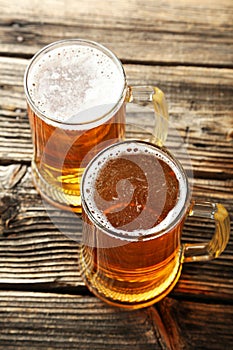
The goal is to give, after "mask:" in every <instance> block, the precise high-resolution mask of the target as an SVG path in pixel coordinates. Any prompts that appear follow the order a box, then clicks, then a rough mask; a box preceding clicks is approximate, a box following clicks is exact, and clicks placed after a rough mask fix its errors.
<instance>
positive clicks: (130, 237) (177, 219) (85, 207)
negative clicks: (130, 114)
mask: <svg viewBox="0 0 233 350" xmlns="http://www.w3.org/2000/svg"><path fill="white" fill-rule="evenodd" d="M131 142H136V143H143V144H146V145H148V146H149V147H153V148H156V149H157V150H159V151H160V152H161V153H164V154H165V156H166V157H167V158H169V160H171V161H172V162H173V164H174V165H175V166H176V168H178V171H179V173H180V174H181V175H182V179H183V180H184V183H185V186H186V196H185V200H184V205H183V207H182V208H181V210H180V211H179V212H178V213H177V215H176V216H175V217H174V218H173V220H172V221H171V222H169V223H168V225H167V226H166V227H165V228H164V229H162V230H160V231H156V232H151V231H152V230H153V228H150V229H148V231H150V233H148V234H145V235H137V236H136V235H135V234H131V233H130V231H124V230H120V229H115V230H114V227H113V228H108V227H106V226H104V225H103V224H102V223H101V222H100V220H99V221H98V220H97V219H96V218H95V217H94V215H93V213H92V209H91V208H90V207H89V205H88V204H87V201H86V200H85V194H84V181H85V178H86V176H87V172H88V170H89V169H90V168H91V166H92V165H93V163H94V162H96V160H97V159H98V157H99V156H100V155H102V154H104V153H105V152H106V151H108V150H110V149H112V148H114V147H117V146H118V145H120V144H126V143H131ZM80 195H81V203H82V208H83V211H84V212H85V214H86V215H87V216H88V218H89V219H90V220H91V222H92V223H93V224H94V225H95V226H97V227H98V228H99V229H100V230H102V231H103V232H105V233H107V234H109V235H110V236H111V237H112V238H115V239H121V240H123V241H129V242H138V241H139V240H140V241H147V240H150V239H153V238H158V237H161V236H163V235H165V234H166V233H167V232H169V231H171V230H172V229H173V228H174V227H175V226H177V225H179V223H180V222H181V221H182V219H183V218H184V216H185V214H186V212H187V210H188V207H189V206H190V202H191V200H190V189H189V182H188V177H187V174H186V172H185V170H184V169H183V167H182V165H181V163H180V162H179V160H178V159H176V158H175V157H174V156H173V155H172V154H171V153H170V152H169V151H168V149H167V148H166V147H164V146H162V147H160V146H158V145H156V144H153V143H150V142H148V141H144V140H138V139H130V140H123V141H119V142H116V143H114V144H112V145H110V146H108V147H106V148H105V149H103V150H102V151H100V152H99V153H98V154H97V155H96V156H95V157H94V158H93V159H92V160H91V161H90V162H89V163H88V165H87V167H86V169H85V171H84V173H83V176H82V180H81V186H80ZM174 208H175V207H174ZM155 227H156V226H155ZM122 232H127V234H125V235H124V234H123V233H122Z"/></svg>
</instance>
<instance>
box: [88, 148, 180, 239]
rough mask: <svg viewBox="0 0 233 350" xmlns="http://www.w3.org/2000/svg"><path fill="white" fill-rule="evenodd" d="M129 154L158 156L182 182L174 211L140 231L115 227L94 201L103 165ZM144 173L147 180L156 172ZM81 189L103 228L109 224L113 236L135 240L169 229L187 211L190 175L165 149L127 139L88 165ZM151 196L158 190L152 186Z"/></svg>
mask: <svg viewBox="0 0 233 350" xmlns="http://www.w3.org/2000/svg"><path fill="white" fill-rule="evenodd" d="M129 154H150V155H153V156H155V157H156V158H157V159H161V160H163V161H164V162H165V163H167V164H168V165H169V166H170V168H171V169H172V170H173V172H174V173H175V175H176V178H177V180H178V182H179V193H178V199H177V202H176V205H175V207H174V208H173V209H172V210H170V212H169V213H168V215H167V216H166V217H165V219H164V220H163V221H162V222H160V223H159V224H158V225H156V226H155V227H152V228H151V229H147V230H145V229H141V228H140V229H139V230H134V231H125V230H122V229H121V228H115V227H113V226H112V225H111V224H110V222H109V221H108V220H107V218H106V216H105V215H104V213H103V212H102V211H101V210H99V209H98V207H97V206H96V204H95V200H94V193H95V181H96V179H97V177H98V173H99V171H100V170H101V168H103V167H104V165H105V164H106V163H107V162H108V161H109V160H110V159H113V158H118V157H124V156H125V155H129ZM142 170H143V169H142ZM144 174H145V175H146V177H147V179H149V176H153V175H154V174H146V173H144ZM148 182H149V181H148ZM81 188H82V199H83V201H84V202H85V204H86V206H87V207H88V210H89V212H91V214H92V215H93V218H94V219H95V220H96V221H97V222H99V223H100V224H101V225H102V227H105V228H106V229H107V230H109V231H111V232H112V235H114V233H115V234H117V237H119V236H120V237H119V238H122V239H126V240H128V239H132V238H133V239H137V238H138V237H139V238H141V237H142V236H147V235H150V234H156V233H160V232H161V231H163V230H165V229H166V228H168V227H169V225H170V224H172V223H173V222H174V220H175V219H176V218H177V216H178V215H179V214H180V212H181V211H182V210H183V208H184V207H185V203H186V200H187V183H186V178H185V177H184V176H183V174H182V173H181V172H180V170H179V169H178V168H177V167H176V165H175V164H174V163H173V161H172V160H171V159H170V158H169V157H168V156H167V155H166V154H165V153H164V152H162V151H161V150H159V149H156V148H155V147H153V146H150V145H147V144H144V143H140V142H137V141H126V142H122V143H118V144H115V145H113V146H110V147H109V148H107V149H106V150H105V151H103V152H101V153H100V154H99V155H98V156H97V158H94V159H93V161H92V162H91V163H90V164H89V166H88V167H87V169H86V171H85V173H84V175H83V180H82V186H81ZM149 196H155V194H154V193H150V188H149Z"/></svg>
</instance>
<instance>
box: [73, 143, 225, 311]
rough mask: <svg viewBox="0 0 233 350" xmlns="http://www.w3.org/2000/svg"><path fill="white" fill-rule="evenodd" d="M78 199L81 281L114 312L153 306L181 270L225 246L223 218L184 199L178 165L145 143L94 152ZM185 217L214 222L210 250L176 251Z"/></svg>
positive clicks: (215, 209) (199, 246) (212, 206)
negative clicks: (81, 238)
mask: <svg viewBox="0 0 233 350" xmlns="http://www.w3.org/2000/svg"><path fill="white" fill-rule="evenodd" d="M81 198H82V205H83V213H82V215H83V233H82V234H83V243H82V247H81V250H80V259H79V261H80V270H81V274H82V277H83V279H84V281H85V283H86V285H87V286H88V288H89V289H90V290H91V291H92V292H93V293H94V294H95V295H97V296H98V297H99V298H101V299H103V300H104V301H106V302H108V303H110V304H112V305H115V306H119V307H126V308H141V307H145V306H149V305H151V304H153V303H155V302H157V301H159V300H160V299H162V298H163V297H165V296H166V295H167V294H168V293H169V292H170V291H171V290H172V288H173V287H174V285H175V284H176V282H177V281H178V279H179V276H180V273H181V268H182V264H183V263H185V262H189V261H207V260H210V259H213V258H216V257H217V256H219V255H220V254H221V252H222V251H223V250H224V249H225V247H226V244H227V242H228V240H229V233H230V221H229V215H228V212H227V210H226V209H225V208H224V207H223V206H222V205H221V204H216V203H209V202H200V201H195V200H193V199H191V195H190V190H189V184H188V179H187V176H186V173H185V171H184V170H183V168H182V166H181V165H180V163H179V162H178V160H177V159H176V158H175V157H174V156H173V155H171V153H170V152H168V150H167V149H165V148H164V147H163V148H161V147H158V146H157V145H155V144H152V143H150V142H145V141H139V140H125V141H123V142H119V143H116V144H114V145H112V146H109V147H108V148H106V149H105V150H103V151H101V152H100V153H99V154H98V155H97V156H96V157H95V158H94V159H93V160H92V161H91V162H90V163H89V165H88V166H87V168H86V170H85V172H84V174H83V178H82V185H81ZM188 216H197V217H204V218H208V219H209V220H212V221H214V222H215V233H214V234H213V237H212V239H211V240H210V241H209V242H208V241H207V242H206V243H196V244H182V243H181V235H182V230H183V225H184V222H185V220H186V218H187V217H188ZM203 235H204V232H203Z"/></svg>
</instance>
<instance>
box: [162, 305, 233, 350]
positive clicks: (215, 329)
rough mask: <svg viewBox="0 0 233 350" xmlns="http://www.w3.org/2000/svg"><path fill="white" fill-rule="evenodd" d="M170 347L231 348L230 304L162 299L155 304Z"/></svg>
mask: <svg viewBox="0 0 233 350" xmlns="http://www.w3.org/2000/svg"><path fill="white" fill-rule="evenodd" d="M157 306H158V309H159V313H160V316H161V319H162V322H163V323H164V324H165V325H166V330H167V333H168V336H169V339H170V342H171V344H172V346H173V347H172V349H174V350H193V349H195V350H203V349H205V350H221V349H232V348H233V306H232V305H222V304H217V303H216V304H215V305H211V304H210V303H206V304H205V303H198V302H194V301H185V300H179V299H177V300H174V299H171V298H165V299H163V300H162V301H161V302H160V303H159V304H157Z"/></svg>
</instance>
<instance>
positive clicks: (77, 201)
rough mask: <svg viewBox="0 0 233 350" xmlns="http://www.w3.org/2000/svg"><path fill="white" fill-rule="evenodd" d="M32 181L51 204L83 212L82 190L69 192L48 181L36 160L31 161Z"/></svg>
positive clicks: (63, 208)
mask: <svg viewBox="0 0 233 350" xmlns="http://www.w3.org/2000/svg"><path fill="white" fill-rule="evenodd" d="M31 167H32V181H33V184H34V186H35V188H36V190H37V192H38V193H39V194H40V196H41V197H42V198H43V199H44V200H46V202H48V203H49V204H51V205H53V206H55V207H57V208H59V209H62V210H68V211H72V212H75V213H81V212H82V207H81V197H80V192H78V193H77V194H69V193H66V192H65V191H62V189H61V188H57V187H55V186H53V185H51V184H49V183H48V182H46V180H45V179H44V178H43V177H42V176H41V174H40V173H39V171H38V169H37V166H36V164H35V162H34V161H32V163H31Z"/></svg>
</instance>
